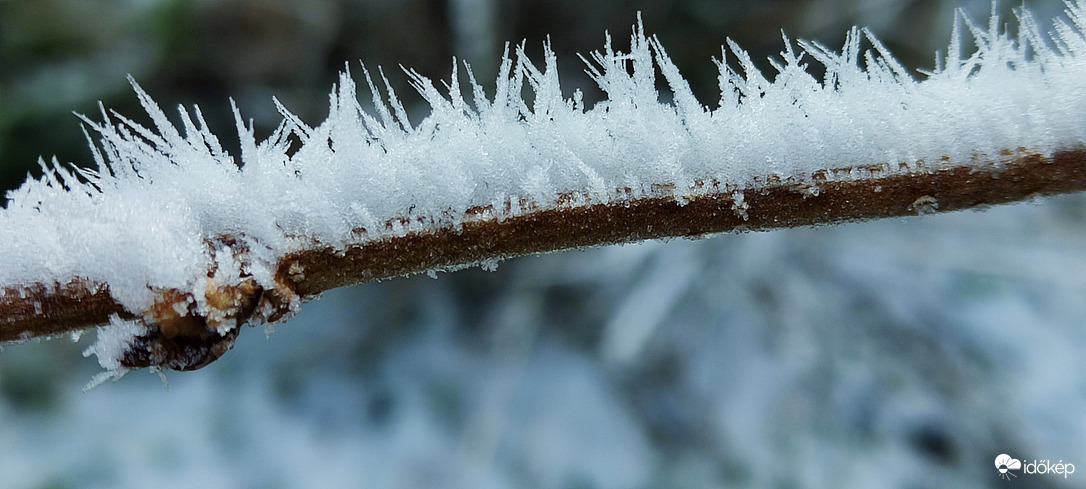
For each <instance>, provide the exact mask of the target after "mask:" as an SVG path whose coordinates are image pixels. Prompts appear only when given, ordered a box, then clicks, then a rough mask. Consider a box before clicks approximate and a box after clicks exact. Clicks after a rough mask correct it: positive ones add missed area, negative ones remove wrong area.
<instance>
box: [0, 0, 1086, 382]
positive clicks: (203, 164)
mask: <svg viewBox="0 0 1086 489" xmlns="http://www.w3.org/2000/svg"><path fill="white" fill-rule="evenodd" d="M1068 6H1069V8H1068V15H1069V17H1070V22H1069V23H1068V22H1066V21H1059V20H1058V21H1056V24H1055V32H1056V34H1055V35H1053V36H1052V37H1051V39H1050V40H1049V39H1048V38H1047V37H1046V36H1043V35H1042V34H1041V33H1040V30H1039V28H1038V24H1037V22H1036V21H1035V20H1034V19H1033V18H1032V17H1031V16H1030V15H1029V14H1028V12H1025V11H1024V10H1023V11H1019V12H1018V16H1019V25H1020V27H1019V29H1018V30H1019V34H1018V35H1017V36H1016V37H1013V38H1012V37H1010V36H1008V35H1007V34H1006V33H1005V32H1004V31H1003V30H1002V29H1001V27H1000V21H999V19H997V18H994V17H993V19H992V21H991V23H990V25H989V26H988V27H987V28H979V27H977V26H975V25H973V24H971V23H969V22H968V21H964V22H962V21H959V22H956V25H955V30H954V34H953V41H952V44H951V46H950V48H949V49H948V52H947V53H946V55H945V57H941V58H937V62H936V67H935V69H934V70H933V71H932V72H930V73H927V74H926V76H925V77H924V78H923V79H922V80H917V79H914V78H913V77H912V76H911V75H910V74H909V73H908V72H907V71H906V70H905V69H904V68H903V67H902V66H901V65H900V64H898V63H897V62H896V61H895V60H894V59H893V58H892V57H891V56H890V54H889V53H888V52H887V51H886V49H885V48H884V47H883V46H882V44H881V43H879V42H878V40H877V39H876V38H875V37H874V36H873V35H871V33H869V32H867V31H861V30H857V29H854V30H853V31H852V32H850V33H849V35H848V37H847V39H846V42H845V46H844V48H843V49H842V51H841V52H840V53H838V52H835V51H833V50H830V49H827V48H825V47H823V46H821V45H818V44H814V43H807V42H802V41H801V42H799V43H798V49H797V46H796V44H795V43H793V42H791V41H790V40H788V39H787V38H785V40H784V43H785V51H784V52H783V53H781V59H780V60H774V61H773V66H774V68H775V70H776V71H777V72H778V73H777V74H776V77H775V79H774V80H773V81H769V79H767V78H766V77H765V76H763V74H762V73H760V72H759V71H758V70H757V69H756V68H755V67H754V64H753V62H752V61H751V59H750V57H749V56H748V55H747V54H746V53H745V52H744V51H743V50H742V49H740V48H739V47H738V46H736V45H734V43H730V42H729V50H728V51H727V53H726V56H728V57H733V58H734V59H722V60H718V61H717V64H718V66H719V68H720V88H721V93H722V95H721V100H720V101H719V104H718V106H717V108H715V109H709V108H706V107H705V106H703V105H702V103H701V102H699V101H698V100H696V99H695V98H694V96H693V94H692V93H691V91H690V89H689V87H688V85H687V83H686V81H685V80H684V79H683V77H682V76H681V75H680V74H679V72H678V70H677V69H676V67H675V66H674V65H673V64H672V62H671V60H670V58H668V56H667V54H666V52H665V50H664V48H663V47H662V46H661V45H660V43H659V42H658V41H657V40H656V39H655V38H649V37H647V36H645V34H644V33H643V31H642V29H641V28H640V26H638V29H636V31H635V33H634V35H633V36H632V39H631V48H630V52H629V53H622V52H617V51H615V50H614V49H613V48H612V47H611V42H610V39H608V41H607V44H606V46H605V49H604V50H603V51H602V52H599V53H595V54H593V55H592V56H591V58H590V61H588V70H589V73H590V74H591V75H592V76H593V78H594V79H595V81H596V82H597V84H598V85H599V87H600V88H601V89H602V90H603V91H604V92H605V93H606V95H607V99H606V100H605V101H603V102H601V103H598V104H596V105H595V106H593V107H591V108H588V107H586V106H585V104H584V103H583V102H582V97H581V94H580V92H579V91H574V92H573V93H572V97H571V98H566V95H565V94H564V93H563V90H562V89H561V87H560V84H559V77H558V73H557V68H556V59H555V55H554V54H553V53H552V52H551V51H550V49H549V48H548V49H546V53H545V58H544V63H543V65H542V66H536V65H534V64H532V63H531V62H530V61H529V60H527V59H526V57H525V56H524V54H523V52H522V51H521V50H517V51H516V53H515V56H508V55H507V56H505V57H504V59H503V62H502V65H501V68H500V70H499V74H498V77H497V87H496V90H495V93H494V94H493V96H487V94H486V93H484V91H483V89H482V88H481V87H480V85H479V84H478V83H476V81H475V77H474V74H473V73H472V72H471V70H470V67H468V69H467V70H466V80H464V79H462V77H460V76H459V75H458V66H457V65H456V64H455V63H454V65H453V74H452V78H451V80H450V81H449V82H447V83H445V84H444V90H439V89H438V88H437V87H436V86H435V85H434V84H433V83H432V82H431V81H430V80H429V79H427V78H424V77H422V76H421V75H419V74H417V73H415V72H409V73H408V74H409V76H410V77H411V79H412V82H413V85H414V86H415V88H416V89H417V91H418V92H419V93H420V94H421V95H422V97H423V98H424V99H425V100H426V101H427V102H428V103H429V104H430V105H431V107H432V112H431V114H430V116H429V117H427V118H426V119H424V120H423V121H421V122H420V123H418V124H413V123H412V122H410V121H409V120H408V118H407V115H406V111H405V110H404V107H403V105H402V104H401V103H400V101H399V99H398V98H397V95H396V94H395V93H394V92H393V91H392V90H391V88H390V86H389V84H388V82H387V80H384V75H383V74H381V76H380V77H379V78H378V80H379V81H383V87H384V92H385V93H384V94H383V95H382V93H381V90H380V89H378V87H377V84H375V83H374V77H373V76H371V74H370V73H369V72H368V71H366V70H365V69H363V70H362V76H363V78H364V79H365V81H366V84H367V85H368V88H369V91H370V93H371V95H372V101H373V105H374V110H373V111H372V112H370V111H366V110H364V109H363V108H362V106H361V104H360V103H359V102H358V101H357V99H356V95H355V92H356V87H355V84H354V81H353V79H352V78H351V76H350V74H349V73H344V74H343V75H342V76H341V78H340V82H339V84H338V86H337V87H336V88H335V89H334V90H333V92H332V94H331V96H330V101H331V103H330V114H329V117H328V120H326V121H325V122H324V123H322V124H320V125H319V126H316V127H311V126H308V125H307V124H305V123H304V122H302V121H301V120H299V119H298V118H297V117H296V116H294V115H293V114H291V113H290V112H288V111H287V110H286V109H284V108H282V107H281V106H280V110H281V112H282V114H283V116H284V121H283V123H282V125H280V127H279V128H278V130H276V131H275V133H274V134H273V135H272V136H271V137H270V138H268V139H267V140H265V141H263V142H259V143H258V142H257V141H256V138H255V136H254V134H253V130H252V129H251V127H247V126H246V125H245V124H244V122H243V120H242V118H241V116H240V114H239V112H238V110H237V109H236V108H235V116H236V118H237V121H238V122H237V129H238V132H239V134H240V136H241V147H242V149H241V154H240V155H239V157H235V156H232V155H229V154H227V153H226V152H225V151H224V150H223V149H222V148H221V146H220V144H219V142H218V139H217V138H216V136H215V135H213V134H212V133H211V132H210V131H209V130H208V128H207V127H206V125H205V124H204V122H203V119H202V117H201V116H200V113H199V111H198V110H196V111H195V112H194V113H193V114H191V115H190V114H189V113H188V112H187V111H186V110H184V109H181V110H180V115H181V122H182V128H181V129H178V128H176V127H175V126H174V125H173V124H171V123H170V122H169V121H168V119H167V117H166V115H165V114H164V113H163V111H162V110H160V109H159V108H158V106H156V105H155V104H154V102H152V101H151V99H150V97H149V96H148V95H147V94H145V93H144V92H143V91H142V90H140V89H139V87H138V86H136V92H137V94H138V95H139V97H140V100H141V102H142V103H143V105H144V107H145V109H146V110H147V112H148V114H149V115H150V117H151V120H152V122H153V126H154V127H153V129H152V128H146V127H144V126H142V125H140V124H137V123H135V122H133V121H131V120H129V119H126V118H124V117H122V116H120V115H118V114H115V113H109V112H106V111H105V110H104V109H103V110H102V115H101V118H102V122H94V121H91V120H90V119H84V120H85V122H86V123H87V124H88V125H89V126H90V127H91V128H92V129H93V131H94V132H95V133H96V134H97V136H98V141H97V144H92V148H94V157H95V160H96V161H97V163H98V171H97V172H90V171H78V172H77V171H75V170H67V169H65V168H64V167H62V166H59V165H56V164H54V165H53V166H52V168H50V169H47V170H46V172H45V176H44V177H43V178H42V179H41V180H38V181H29V182H27V183H26V184H24V185H23V187H21V188H20V189H19V190H16V191H14V192H12V193H10V194H9V199H10V204H9V206H8V208H7V209H6V210H4V211H3V212H2V213H0V230H2V231H0V240H2V243H0V249H3V250H4V251H3V253H4V255H5V260H4V263H5V264H4V266H3V267H2V269H0V284H4V285H3V287H2V288H0V341H11V340H15V339H19V338H26V337H34V336H44V335H54V334H59V333H63V332H68V331H75V330H80V329H83V328H87V327H90V326H94V325H100V324H107V323H108V324H111V326H110V327H109V328H110V329H109V331H112V332H117V331H122V332H125V333H124V334H107V335H105V337H107V338H111V339H110V340H109V341H106V342H104V343H103V341H100V342H99V344H98V345H96V346H95V347H94V348H93V349H92V350H93V352H94V353H97V354H98V355H99V357H100V359H101V360H102V363H103V365H105V366H107V367H110V368H113V369H115V370H114V372H117V371H120V372H123V370H124V369H126V368H131V367H138V366H152V367H166V368H177V369H191V368H198V367H200V366H202V365H204V364H206V363H207V362H209V361H211V360H214V359H215V358H217V357H218V356H219V355H221V354H222V353H223V352H225V351H226V350H227V349H228V348H229V347H230V345H231V344H232V341H233V338H234V337H235V336H236V335H237V333H238V329H239V326H240V325H241V324H242V323H246V322H249V323H257V322H270V321H276V320H279V319H282V318H285V317H289V316H290V315H292V314H293V313H294V312H295V311H296V310H297V308H298V306H299V304H300V302H301V301H302V300H305V299H307V298H311V297H314V296H315V295H317V294H319V293H321V292H322V291H324V290H328V289H330V288H334V287H339V286H343V285H348V284H352V283H358V282H364V281H368V280H377V279H383V278H389V277H395V276H401V275H408V274H414V273H420V272H429V271H435V270H453V269H457V268H462V267H466V266H472V265H480V264H482V265H484V266H486V265H487V264H490V263H494V262H496V261H498V260H502V259H506V258H510V257H513V256H519V255H525V254H533V253H541V252H550V251H556V250H562V249H567V248H576V247H585V246H597V245H603V244H610V243H621V242H630V241H637V240H644V239H653V238H666V237H687V236H699V235H704V234H709V233H718V232H725V231H736V230H760V229H771V228H779V227H789V226H803V225H816V224H824V223H833V222H841V221H849V220H858V219H872V218H880V217H891V216H902V215H915V214H924V213H928V212H937V211H940V212H941V211H951V210H958V209H965V208H970V207H976V206H985V205H995V204H1001V203H1006V202H1012V201H1016V200H1022V199H1027V198H1032V197H1034V196H1038V195H1048V194H1055V193H1062V192H1073V191H1078V190H1083V189H1086V38H1084V36H1083V28H1084V21H1086V9H1084V6H1083V4H1081V3H1079V2H1075V3H1069V4H1068ZM962 25H964V26H965V27H966V28H967V29H968V31H969V36H968V37H971V38H973V39H974V40H975V43H974V44H975V47H974V48H973V49H969V50H965V49H963V48H962V47H961V45H960V44H961V43H962V40H963V38H965V37H967V36H966V35H964V34H963V33H962V32H960V31H961V26H962ZM863 39H866V40H867V42H869V43H870V44H871V46H872V48H871V49H870V50H866V51H865V50H864V49H862V48H861V40H863ZM807 58H809V59H812V60H814V61H816V62H818V63H821V64H822V65H824V66H825V67H826V75H825V77H824V78H823V79H822V80H816V79H815V78H813V77H812V76H811V75H810V74H809V73H808V72H807V70H806V66H805V64H804V61H803V60H804V59H807ZM733 66H735V67H737V68H738V69H735V68H733ZM658 74H662V76H663V80H664V81H665V82H666V83H667V85H668V86H669V87H670V93H668V94H665V98H667V99H670V101H669V102H661V100H660V99H661V94H660V93H659V92H658V90H657V88H656V77H657V75H658ZM465 82H466V83H465ZM525 83H527V86H526V87H525V86H524V84H525ZM462 85H464V86H465V87H466V88H467V89H468V91H469V92H470V94H469V95H468V96H464V94H463V93H462V92H461V89H462V88H463V87H462ZM524 88H528V89H529V90H530V92H531V93H532V96H531V97H528V98H527V99H525V98H523V97H522V95H521V94H522V91H524V90H523V89H524ZM298 141H300V144H298ZM292 142H293V143H294V144H293V145H292Z"/></svg>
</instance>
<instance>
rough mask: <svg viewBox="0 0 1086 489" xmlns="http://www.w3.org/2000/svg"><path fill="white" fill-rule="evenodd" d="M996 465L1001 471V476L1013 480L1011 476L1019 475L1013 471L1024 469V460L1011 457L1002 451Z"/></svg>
mask: <svg viewBox="0 0 1086 489" xmlns="http://www.w3.org/2000/svg"><path fill="white" fill-rule="evenodd" d="M995 466H996V470H998V471H999V477H1000V478H1002V479H1007V480H1011V477H1018V476H1017V475H1014V473H1013V472H1011V471H1012V470H1022V461H1021V460H1018V459H1016V458H1011V456H1010V455H1007V454H1006V453H1001V454H999V456H997V457H996V458H995Z"/></svg>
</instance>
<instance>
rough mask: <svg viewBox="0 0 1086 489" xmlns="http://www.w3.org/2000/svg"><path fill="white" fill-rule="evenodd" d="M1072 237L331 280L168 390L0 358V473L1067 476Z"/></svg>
mask: <svg viewBox="0 0 1086 489" xmlns="http://www.w3.org/2000/svg"><path fill="white" fill-rule="evenodd" d="M1084 251H1086V198H1084V197H1083V196H1070V197H1061V198H1056V199H1051V200H1045V201H1043V204H1041V205H1037V204H1021V205H1015V206H1008V207H1000V208H996V209H992V210H989V211H986V212H980V213H977V212H964V213H954V214H948V215H937V216H927V217H924V218H914V219H899V220H888V221H878V222H871V223H863V224H850V225H843V226H836V227H828V228H820V229H795V230H784V231H775V232H769V233H758V234H744V235H726V236H719V237H714V238H711V239H705V240H700V241H682V240H678V241H672V242H670V243H646V244H642V245H636V246H623V247H609V248H603V249H596V250H590V251H586V252H570V253H562V254H556V255H549V256H543V257H535V258H527V259H520V260H514V261H512V262H507V263H505V264H503V265H502V266H501V267H500V268H499V270H498V271H497V272H495V273H488V272H483V271H481V270H477V269H476V270H468V271H464V272H458V273H454V274H442V275H440V276H439V278H438V279H437V280H433V279H430V278H426V277H416V278H412V279H400V280H392V281H388V282H384V283H379V284H367V285H363V286H360V287H356V288H350V289H342V290H337V291H333V292H330V293H328V294H326V296H325V297H324V298H323V299H321V300H319V301H316V302H313V303H309V304H308V305H306V307H304V308H303V311H302V313H301V315H300V316H299V317H298V318H297V319H296V320H294V321H292V322H289V323H286V324H281V325H278V326H277V328H276V332H275V334H273V335H272V336H271V338H270V339H265V338H264V334H263V332H262V331H261V330H259V329H247V330H246V331H244V332H243V334H242V335H241V338H240V340H239V342H238V345H237V346H236V348H235V350H234V351H232V352H231V353H229V354H228V355H226V356H225V357H224V358H223V359H222V360H221V361H219V362H217V363H215V364H213V365H212V366H210V367H208V368H206V369H204V370H201V371H198V372H193V373H176V372H175V373H171V374H169V375H168V378H169V388H168V389H166V388H164V387H163V386H162V385H161V382H160V381H159V379H158V377H156V376H154V375H149V374H147V373H145V372H134V373H130V374H129V375H128V376H127V377H125V378H124V379H122V380H121V381H119V382H117V383H107V384H104V385H102V386H101V387H99V388H97V389H95V390H93V391H91V392H89V393H86V394H83V393H80V389H81V388H82V386H83V385H84V384H85V383H86V382H87V381H88V380H89V379H90V377H91V376H92V375H93V373H94V371H95V370H94V368H95V362H94V360H93V359H82V358H80V357H79V355H78V354H76V353H75V352H76V351H78V350H80V349H82V348H83V347H84V346H85V345H86V344H87V343H88V342H89V341H90V340H91V338H84V339H83V341H82V342H81V343H80V344H76V345H73V344H71V343H70V342H67V341H62V340H57V341H52V342H47V343H42V344H31V345H14V346H7V347H5V349H4V351H3V353H0V396H2V397H0V426H2V427H3V428H0V453H2V454H3V455H2V457H0V480H2V481H3V486H4V487H11V488H67V487H101V488H112V487H201V486H203V487H253V488H257V487H259V488H266V487H321V488H323V487H459V488H486V487H495V488H497V487H523V488H589V487H596V488H623V487H680V488H682V487H690V488H694V487H713V486H734V487H826V488H836V487H856V488H877V487H1004V485H1005V484H1006V483H1005V482H1004V481H1002V480H999V479H998V478H997V474H996V471H995V468H994V465H993V463H992V461H993V459H994V458H995V456H996V455H998V454H1000V453H1009V454H1011V455H1013V456H1015V457H1017V458H1021V459H1023V460H1024V461H1025V460H1032V459H1038V460H1041V459H1050V460H1052V461H1053V462H1055V461H1057V460H1061V459H1062V460H1063V461H1064V462H1071V463H1076V464H1079V466H1080V467H1081V468H1080V471H1081V472H1083V473H1080V474H1073V475H1072V476H1070V477H1069V478H1068V479H1067V480H1066V481H1064V479H1062V478H1060V477H1058V476H1052V475H1049V476H1037V475H1035V476H1022V477H1019V479H1018V480H1017V481H1016V482H1017V484H1016V485H1015V486H1016V487H1024V486H1025V485H1030V487H1074V486H1076V484H1077V483H1080V482H1081V481H1080V480H1078V481H1076V479H1081V478H1082V477H1086V418H1083V417H1082V413H1083V412H1086V355H1083V352H1084V351H1086V328H1083V321H1084V319H1086V295H1084V294H1086V253H1083V252H1084ZM88 336H91V335H88ZM1008 487H1009V486H1008Z"/></svg>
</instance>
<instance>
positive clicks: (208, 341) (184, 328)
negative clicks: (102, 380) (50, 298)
mask: <svg viewBox="0 0 1086 489" xmlns="http://www.w3.org/2000/svg"><path fill="white" fill-rule="evenodd" d="M207 243H208V246H209V249H210V251H211V256H212V267H211V269H210V270H209V271H208V273H207V282H206V286H205V287H204V290H203V293H202V294H199V295H197V294H194V293H192V292H182V291H180V290H177V289H166V290H162V291H158V293H157V298H156V299H155V302H154V304H153V305H152V306H151V308H150V309H148V310H147V311H146V312H144V313H143V315H142V317H141V318H140V319H139V322H141V323H142V325H143V326H144V329H145V331H144V333H143V334H140V335H138V336H136V337H135V338H133V339H131V341H130V342H129V343H128V347H127V349H126V350H125V352H124V353H123V354H122V356H121V358H120V359H119V363H120V366H121V367H124V368H140V367H153V368H159V369H171V370H196V369H199V368H201V367H204V366H206V365H208V364H210V363H211V362H213V361H215V360H217V359H218V358H219V357H221V356H222V355H223V354H224V353H226V352H227V351H229V350H230V349H231V348H232V347H233V346H234V340H235V339H236V338H237V336H238V334H239V333H240V332H241V326H242V325H244V324H247V323H248V324H260V323H271V322H275V321H279V320H282V319H285V318H288V317H290V316H292V315H293V314H294V312H295V311H296V310H297V308H298V304H299V302H300V300H299V298H298V295H297V294H296V293H295V292H294V290H293V288H292V287H290V286H289V285H288V284H287V283H286V282H284V281H282V280H280V279H279V278H276V279H275V284H274V286H272V287H269V288H265V287H264V286H262V285H260V284H259V283H257V281H256V279H255V278H254V277H253V276H252V274H251V271H250V270H251V263H250V261H249V250H248V246H247V245H246V244H245V243H244V242H243V241H241V240H238V239H236V238H234V237H233V236H230V235H224V236H219V237H217V238H215V239H209V240H207ZM201 296H202V297H201Z"/></svg>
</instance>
